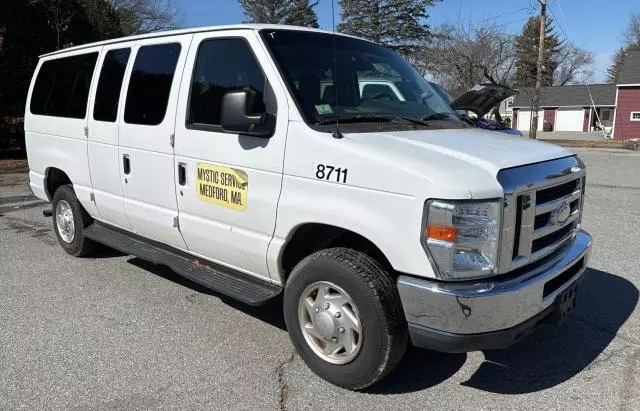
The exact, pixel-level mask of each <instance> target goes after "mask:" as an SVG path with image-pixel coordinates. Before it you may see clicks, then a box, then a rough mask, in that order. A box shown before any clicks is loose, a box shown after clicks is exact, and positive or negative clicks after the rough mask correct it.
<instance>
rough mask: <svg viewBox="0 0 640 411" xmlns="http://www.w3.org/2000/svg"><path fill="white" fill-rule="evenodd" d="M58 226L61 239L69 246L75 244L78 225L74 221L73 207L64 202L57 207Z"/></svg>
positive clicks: (59, 202)
mask: <svg viewBox="0 0 640 411" xmlns="http://www.w3.org/2000/svg"><path fill="white" fill-rule="evenodd" d="M56 225H57V226H58V233H59V234H60V238H62V240H63V241H64V242H65V243H68V244H70V243H71V242H73V239H74V238H75V236H76V224H75V222H74V221H73V211H71V206H70V205H69V203H67V202H66V201H64V200H60V201H58V205H56Z"/></svg>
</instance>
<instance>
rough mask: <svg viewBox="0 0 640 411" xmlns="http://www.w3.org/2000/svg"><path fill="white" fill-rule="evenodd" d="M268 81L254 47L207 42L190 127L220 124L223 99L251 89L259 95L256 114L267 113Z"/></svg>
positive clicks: (192, 101) (195, 85)
mask: <svg viewBox="0 0 640 411" xmlns="http://www.w3.org/2000/svg"><path fill="white" fill-rule="evenodd" d="M265 83H266V78H265V76H264V74H263V73H262V71H261V70H260V66H259V65H258V62H257V61H256V58H255V56H254V55H253V53H252V51H251V47H250V46H249V44H248V43H247V42H246V40H244V39H240V38H230V39H229V38H228V39H211V40H205V41H203V42H202V43H201V44H200V47H199V49H198V58H197V61H196V66H195V70H194V74H193V80H192V83H191V96H190V100H189V113H188V117H187V123H188V124H202V125H214V126H218V125H220V114H221V111H222V98H223V97H224V95H225V94H226V93H227V92H229V91H238V90H248V89H251V90H253V91H255V93H256V97H257V98H256V99H255V101H256V102H257V103H256V106H255V107H251V111H252V112H254V113H260V112H265V111H266V109H265V105H264V91H265Z"/></svg>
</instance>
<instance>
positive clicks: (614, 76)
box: [607, 47, 627, 84]
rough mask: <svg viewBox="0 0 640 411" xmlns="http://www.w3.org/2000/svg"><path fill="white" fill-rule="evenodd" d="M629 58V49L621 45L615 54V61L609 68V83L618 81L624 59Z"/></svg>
mask: <svg viewBox="0 0 640 411" xmlns="http://www.w3.org/2000/svg"><path fill="white" fill-rule="evenodd" d="M626 58H627V49H625V48H624V47H620V50H618V52H617V53H616V54H615V56H613V63H612V64H611V67H609V68H608V69H607V83H612V84H615V83H617V82H618V76H620V70H621V69H622V65H623V64H624V60H625V59H626Z"/></svg>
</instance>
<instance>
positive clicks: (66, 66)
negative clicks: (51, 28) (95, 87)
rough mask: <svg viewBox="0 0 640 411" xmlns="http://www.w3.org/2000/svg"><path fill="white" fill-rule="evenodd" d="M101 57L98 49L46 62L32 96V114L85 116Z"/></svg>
mask: <svg viewBox="0 0 640 411" xmlns="http://www.w3.org/2000/svg"><path fill="white" fill-rule="evenodd" d="M97 59H98V53H97V52H96V53H87V54H80V55H77V56H71V57H65V58H60V59H55V60H49V61H45V62H44V63H42V66H41V67H40V71H39V72H38V77H37V78H36V83H35V85H34V87H33V93H32V95H31V104H30V110H31V113H33V114H40V115H45V116H54V117H69V118H85V115H86V114H87V100H89V88H90V86H91V77H92V76H93V70H94V68H95V66H96V60H97Z"/></svg>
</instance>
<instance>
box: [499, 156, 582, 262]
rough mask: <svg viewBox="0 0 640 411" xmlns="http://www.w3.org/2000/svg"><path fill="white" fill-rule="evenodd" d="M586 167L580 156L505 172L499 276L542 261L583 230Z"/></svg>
mask: <svg viewBox="0 0 640 411" xmlns="http://www.w3.org/2000/svg"><path fill="white" fill-rule="evenodd" d="M584 175H585V172H584V165H583V164H582V162H581V161H580V160H578V158H577V157H566V158H563V159H558V160H553V161H549V162H543V163H537V164H532V165H528V166H522V167H516V168H512V169H506V170H501V171H500V172H499V173H498V181H500V183H501V184H502V185H503V188H504V192H505V201H504V212H503V224H504V225H503V232H502V240H501V254H500V264H499V268H500V272H501V273H505V272H508V271H511V270H514V269H517V268H520V267H523V266H525V265H527V264H529V263H532V262H534V261H536V260H539V259H541V258H543V257H545V256H547V255H549V254H550V253H553V252H554V251H555V250H558V249H559V248H560V247H562V246H563V245H564V244H567V242H568V241H570V240H571V239H573V238H574V237H575V234H576V232H577V231H578V229H579V227H580V217H581V213H582V197H583V186H584Z"/></svg>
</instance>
